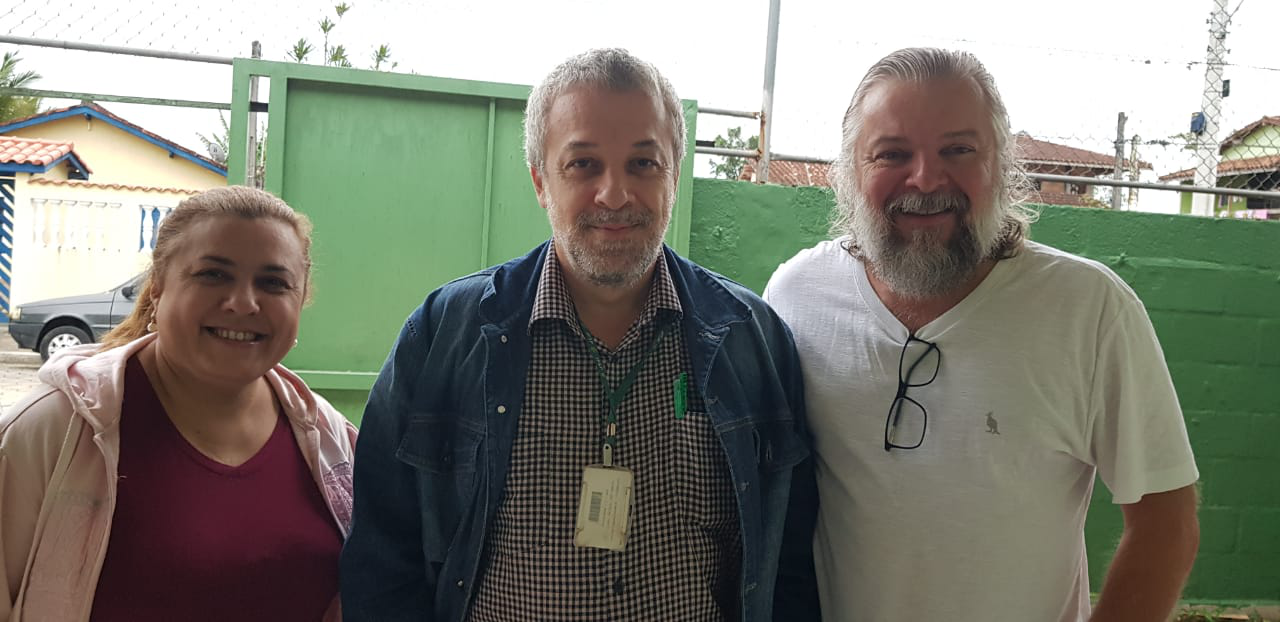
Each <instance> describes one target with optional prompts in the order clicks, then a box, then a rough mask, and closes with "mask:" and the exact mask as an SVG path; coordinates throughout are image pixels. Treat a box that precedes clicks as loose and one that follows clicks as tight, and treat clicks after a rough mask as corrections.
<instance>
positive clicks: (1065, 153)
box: [738, 132, 1151, 186]
mask: <svg viewBox="0 0 1280 622" xmlns="http://www.w3.org/2000/svg"><path fill="white" fill-rule="evenodd" d="M1016 140H1017V144H1018V161H1019V162H1021V163H1022V165H1023V166H1027V167H1029V168H1033V167H1035V166H1036V165H1039V166H1062V167H1071V168H1093V169H1099V170H1100V171H1101V170H1105V171H1107V172H1110V171H1112V170H1114V168H1115V164H1116V158H1115V156H1114V155H1107V154H1105V153H1097V152H1095V151H1087V150H1085V149H1079V148H1076V147H1068V146H1066V145H1059V144H1057V143H1051V142H1049V141H1046V140H1039V139H1036V138H1032V137H1031V136H1029V135H1028V134H1026V133H1025V132H1019V133H1018V134H1017V136H1016ZM1124 166H1126V167H1127V166H1129V161H1128V160H1125V161H1124ZM1138 166H1139V167H1140V168H1143V169H1146V170H1151V165H1150V164H1149V163H1147V162H1143V161H1142V160H1138ZM830 170H831V165H830V164H823V163H816V162H798V161H796V160H786V159H779V158H774V159H772V160H770V161H769V183H772V184H779V185H783V186H830V185H831V181H830V179H829V177H828V173H829V171H830ZM1040 172H1043V171H1040ZM738 179H740V180H743V181H755V180H756V162H755V160H748V161H747V163H746V165H745V166H743V167H742V174H741V175H739V176H738Z"/></svg>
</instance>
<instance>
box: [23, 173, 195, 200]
mask: <svg viewBox="0 0 1280 622" xmlns="http://www.w3.org/2000/svg"><path fill="white" fill-rule="evenodd" d="M28 183H30V184H31V185H33V186H71V187H78V188H93V189H95V190H130V191H134V192H167V193H172V194H185V195H188V196H191V195H197V194H200V192H201V191H199V190H192V189H190V188H163V187H160V186H132V185H129V184H99V183H94V182H91V181H79V180H75V179H48V178H44V177H38V178H36V179H32V180H31V181H30V182H28Z"/></svg>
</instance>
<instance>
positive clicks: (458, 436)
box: [396, 414, 484, 561]
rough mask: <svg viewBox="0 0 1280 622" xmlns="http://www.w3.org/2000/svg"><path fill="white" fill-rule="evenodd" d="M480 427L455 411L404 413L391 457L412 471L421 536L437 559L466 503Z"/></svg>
mask: <svg viewBox="0 0 1280 622" xmlns="http://www.w3.org/2000/svg"><path fill="white" fill-rule="evenodd" d="M483 441H484V431H483V430H478V429H474V428H473V427H472V426H470V425H468V424H467V423H466V422H465V421H464V420H463V419H462V418H461V415H455V414H429V415H416V416H413V417H411V418H410V419H409V425H408V427H407V428H406V429H405V433H404V437H403V438H401V439H400V446H399V447H398V448H397V449H396V459H398V460H399V461H401V462H403V463H405V464H407V465H409V466H411V467H413V468H414V469H416V471H417V475H418V495H419V498H420V503H422V505H423V516H422V521H423V542H424V546H425V548H426V552H427V554H428V555H429V556H430V557H432V558H433V559H432V561H442V560H443V559H444V555H445V553H446V552H447V551H448V549H449V543H450V542H451V541H452V539H453V536H454V534H455V533H456V532H457V529H458V525H459V523H460V521H461V520H462V514H463V512H465V511H466V509H467V508H470V507H472V505H473V504H472V500H473V497H474V496H475V493H476V479H477V478H476V474H477V472H478V471H479V462H480V446H481V444H482V443H483Z"/></svg>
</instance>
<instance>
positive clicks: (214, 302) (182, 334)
mask: <svg viewBox="0 0 1280 622" xmlns="http://www.w3.org/2000/svg"><path fill="white" fill-rule="evenodd" d="M158 276H159V277H160V278H159V280H158V281H157V282H156V285H157V287H156V289H155V291H154V293H153V298H154V299H155V301H156V332H157V333H158V336H157V338H156V342H155V348H156V356H157V357H158V358H159V359H161V360H163V361H165V363H166V365H168V366H169V367H171V368H172V369H174V370H175V371H177V372H179V373H181V374H182V375H184V376H186V377H188V378H191V379H193V380H198V381H201V382H208V383H213V384H218V385H222V386H230V387H234V386H238V385H245V384H248V383H250V382H253V381H254V380H256V379H258V378H260V377H262V375H263V374H265V373H266V372H267V370H269V369H271V368H272V367H273V366H275V365H276V364H277V363H279V362H280V360H281V359H283V358H284V355H285V354H286V353H288V351H289V349H290V348H291V347H293V344H294V339H296V338H297V334H298V317H299V314H300V312H301V311H302V303H303V300H304V299H305V294H306V287H307V271H306V266H305V259H304V255H303V245H302V242H301V241H300V240H299V239H298V234H297V233H296V232H295V231H294V230H293V229H292V228H291V227H290V226H289V225H287V224H285V223H283V222H280V221H278V220H275V219H268V218H258V219H246V218H240V217H237V216H215V217H211V218H205V219H203V220H200V221H197V222H193V223H191V225H190V226H189V227H188V228H187V230H186V231H185V232H183V234H182V239H181V245H180V248H179V250H177V252H175V253H174V254H173V255H172V257H171V259H170V261H169V262H168V264H167V268H166V270H165V273H164V274H163V275H158Z"/></svg>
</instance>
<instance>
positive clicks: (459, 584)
mask: <svg viewBox="0 0 1280 622" xmlns="http://www.w3.org/2000/svg"><path fill="white" fill-rule="evenodd" d="M463 585H466V584H465V583H463V582H462V579H458V589H462V586H463Z"/></svg>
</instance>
